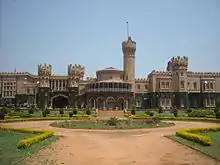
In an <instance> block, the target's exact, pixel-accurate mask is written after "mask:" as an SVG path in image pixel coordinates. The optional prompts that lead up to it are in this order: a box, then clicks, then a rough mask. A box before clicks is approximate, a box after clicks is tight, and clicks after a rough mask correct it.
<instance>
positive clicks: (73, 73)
mask: <svg viewBox="0 0 220 165" xmlns="http://www.w3.org/2000/svg"><path fill="white" fill-rule="evenodd" d="M84 72H85V68H84V67H83V66H81V65H72V64H69V65H68V90H69V92H70V95H69V103H70V106H71V107H77V102H78V100H77V95H78V93H79V82H80V80H82V79H83V77H84Z"/></svg>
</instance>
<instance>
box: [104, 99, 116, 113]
mask: <svg viewBox="0 0 220 165" xmlns="http://www.w3.org/2000/svg"><path fill="white" fill-rule="evenodd" d="M106 104H107V105H106V108H107V109H108V110H113V109H115V108H116V106H115V99H114V98H113V97H108V98H107V99H106Z"/></svg>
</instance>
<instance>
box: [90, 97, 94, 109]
mask: <svg viewBox="0 0 220 165" xmlns="http://www.w3.org/2000/svg"><path fill="white" fill-rule="evenodd" d="M89 107H90V108H95V99H93V98H90V99H89Z"/></svg>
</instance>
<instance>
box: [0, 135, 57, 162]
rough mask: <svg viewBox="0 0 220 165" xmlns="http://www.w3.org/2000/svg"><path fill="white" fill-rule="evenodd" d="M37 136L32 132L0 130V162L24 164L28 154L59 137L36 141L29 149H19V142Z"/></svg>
mask: <svg viewBox="0 0 220 165" xmlns="http://www.w3.org/2000/svg"><path fill="white" fill-rule="evenodd" d="M31 136H35V135H34V134H30V133H19V132H13V131H0V164H1V165H12V164H13V165H20V164H23V161H24V159H25V158H26V157H27V156H30V155H31V154H33V153H35V152H36V151H38V150H39V149H41V148H42V147H43V146H46V145H48V144H50V143H52V142H53V141H55V140H57V139H58V136H53V137H51V138H48V139H46V140H44V141H42V142H39V143H36V144H34V145H32V146H31V147H29V148H27V149H18V148H17V142H18V141H19V140H22V139H24V138H28V137H31Z"/></svg>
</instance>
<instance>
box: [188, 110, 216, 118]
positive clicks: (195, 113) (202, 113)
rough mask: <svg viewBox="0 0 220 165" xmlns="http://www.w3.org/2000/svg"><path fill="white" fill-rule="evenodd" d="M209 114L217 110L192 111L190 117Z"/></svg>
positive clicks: (213, 113)
mask: <svg viewBox="0 0 220 165" xmlns="http://www.w3.org/2000/svg"><path fill="white" fill-rule="evenodd" d="M207 115H215V112H214V111H213V110H206V109H201V110H194V111H192V112H191V113H189V114H188V116H189V117H206V116H207Z"/></svg>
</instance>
